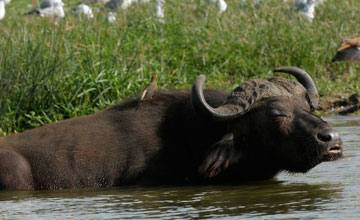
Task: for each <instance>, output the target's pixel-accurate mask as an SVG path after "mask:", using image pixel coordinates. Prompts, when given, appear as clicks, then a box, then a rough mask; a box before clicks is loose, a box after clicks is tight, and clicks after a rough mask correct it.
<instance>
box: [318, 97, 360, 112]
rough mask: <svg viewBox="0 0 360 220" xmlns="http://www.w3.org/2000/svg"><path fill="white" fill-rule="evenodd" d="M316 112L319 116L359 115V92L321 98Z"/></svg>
mask: <svg viewBox="0 0 360 220" xmlns="http://www.w3.org/2000/svg"><path fill="white" fill-rule="evenodd" d="M318 111H319V112H320V114H321V115H359V114H360V92H355V93H352V94H341V95H333V96H327V97H321V98H320V103H319V109H318Z"/></svg>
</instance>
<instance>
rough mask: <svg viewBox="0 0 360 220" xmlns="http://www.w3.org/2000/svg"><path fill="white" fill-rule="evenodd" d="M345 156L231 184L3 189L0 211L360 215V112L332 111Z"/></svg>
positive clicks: (53, 215)
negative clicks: (264, 178) (341, 113)
mask: <svg viewBox="0 0 360 220" xmlns="http://www.w3.org/2000/svg"><path fill="white" fill-rule="evenodd" d="M326 120H327V121H329V122H330V123H331V124H333V125H334V126H335V127H336V129H337V130H338V131H339V132H340V133H341V135H342V139H343V141H344V146H345V149H344V155H345V158H344V159H342V160H339V161H336V162H326V163H322V164H320V165H318V166H317V167H315V168H314V169H312V170H311V171H310V172H309V173H307V174H296V175H294V174H288V173H281V174H280V175H278V176H277V177H276V178H275V179H274V180H269V181H263V182H256V183H251V184H250V183H248V184H243V185H235V186H234V185H232V186H197V187H194V186H192V187H190V186H187V187H155V188H139V187H122V188H112V189H97V190H58V191H25V192H23V191H20V192H11V191H7V192H1V191H0V219H51V220H54V219H211V218H214V219H240V218H241V219H246V218H253V219H289V218H290V219H359V216H360V186H359V183H360V169H359V167H360V148H359V147H360V117H342V116H334V117H328V118H326Z"/></svg>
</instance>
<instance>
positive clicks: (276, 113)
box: [269, 109, 290, 118]
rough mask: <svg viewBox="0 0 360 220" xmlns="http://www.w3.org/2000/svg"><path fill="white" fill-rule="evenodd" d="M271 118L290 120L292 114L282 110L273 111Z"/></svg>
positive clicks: (270, 114)
mask: <svg viewBox="0 0 360 220" xmlns="http://www.w3.org/2000/svg"><path fill="white" fill-rule="evenodd" d="M269 116H270V117H273V118H278V117H286V118H289V117H290V114H289V113H288V112H285V111H282V110H280V109H271V110H270V112H269Z"/></svg>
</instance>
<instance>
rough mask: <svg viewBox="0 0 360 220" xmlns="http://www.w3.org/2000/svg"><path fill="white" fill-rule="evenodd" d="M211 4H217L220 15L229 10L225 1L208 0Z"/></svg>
mask: <svg viewBox="0 0 360 220" xmlns="http://www.w3.org/2000/svg"><path fill="white" fill-rule="evenodd" d="M208 2H209V3H212V4H216V6H217V7H218V12H219V14H222V13H223V12H225V11H226V9H227V4H226V2H225V1H224V0H208Z"/></svg>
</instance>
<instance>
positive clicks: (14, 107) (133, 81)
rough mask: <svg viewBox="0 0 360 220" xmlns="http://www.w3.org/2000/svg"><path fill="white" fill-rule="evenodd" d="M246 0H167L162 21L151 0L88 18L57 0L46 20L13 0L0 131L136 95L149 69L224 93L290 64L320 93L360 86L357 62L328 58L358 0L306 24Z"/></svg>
mask: <svg viewBox="0 0 360 220" xmlns="http://www.w3.org/2000/svg"><path fill="white" fill-rule="evenodd" d="M246 2H247V4H246V5H239V2H238V1H228V10H227V11H226V12H225V13H223V14H222V15H218V12H217V8H216V6H215V5H208V4H207V3H206V1H205V0H197V1H194V0H184V1H177V0H169V1H166V5H165V23H162V22H160V21H159V20H158V19H157V18H156V17H155V16H154V11H155V2H154V1H150V3H149V4H142V5H137V6H134V7H130V8H128V9H127V10H125V11H119V12H118V16H117V21H116V22H115V23H113V24H111V23H108V22H107V19H106V16H107V12H106V11H104V10H102V9H101V8H102V7H103V6H102V5H95V6H92V7H93V11H94V15H95V18H94V19H92V20H88V19H86V18H78V17H76V16H74V15H73V13H72V9H71V7H72V6H75V5H76V2H75V1H74V0H69V1H66V5H67V6H66V8H65V13H66V18H65V19H63V20H60V21H56V22H55V21H54V20H52V19H46V18H40V17H31V16H22V15H23V14H24V13H25V12H27V11H28V10H29V8H28V6H27V5H26V4H23V2H22V1H12V2H11V3H10V4H8V5H7V6H6V10H7V11H6V17H5V18H4V19H3V20H1V29H0V45H1V50H0V135H6V134H9V133H14V132H21V131H23V130H26V129H30V128H33V127H38V126H41V125H44V124H48V123H52V122H54V121H59V120H63V119H67V118H72V117H77V116H81V115H88V114H91V113H93V112H96V111H99V110H102V109H104V108H106V107H108V106H110V105H113V104H115V103H118V102H120V101H122V100H124V99H126V98H129V97H133V96H136V95H137V94H139V93H140V92H141V91H142V89H143V88H144V87H145V86H146V85H147V83H148V82H149V80H150V78H151V76H152V75H154V74H159V78H158V84H159V88H160V89H169V88H173V89H189V88H190V87H191V85H192V82H193V80H194V79H195V77H196V76H198V75H199V74H205V75H207V81H206V88H217V89H221V90H224V91H227V92H230V91H231V90H232V89H233V88H235V87H236V86H237V85H238V84H240V83H243V82H245V81H247V80H250V79H254V78H263V79H268V78H270V77H272V76H282V77H289V78H291V77H290V76H288V75H286V74H274V73H273V72H272V69H273V68H276V67H280V66H297V67H300V68H302V69H304V70H306V71H307V72H309V74H310V75H311V76H312V77H313V79H314V81H315V83H316V85H317V87H318V91H319V93H320V96H321V100H325V99H327V97H336V96H337V94H352V93H354V92H356V91H360V83H359V82H360V75H359V74H358V73H359V72H360V65H358V64H356V63H354V64H352V65H351V66H350V71H349V72H347V71H346V64H345V63H341V62H337V63H331V62H330V61H331V59H332V57H333V56H334V54H335V52H336V49H337V47H338V46H339V43H340V41H341V39H342V38H343V37H344V36H349V35H353V34H359V33H357V32H356V30H360V23H359V22H358V21H359V20H360V7H359V5H360V0H353V1H352V4H350V1H336V0H327V1H326V2H324V3H322V4H320V5H319V6H317V7H316V16H315V18H314V20H313V21H312V22H310V21H308V20H307V19H306V18H304V17H302V16H301V15H299V14H298V13H297V12H296V11H295V10H293V9H291V8H290V4H289V3H283V1H280V0H267V1H261V2H262V3H261V4H253V3H252V2H253V1H251V0H248V1H246ZM280 2H281V4H280ZM324 106H325V105H324ZM324 108H325V107H324Z"/></svg>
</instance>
